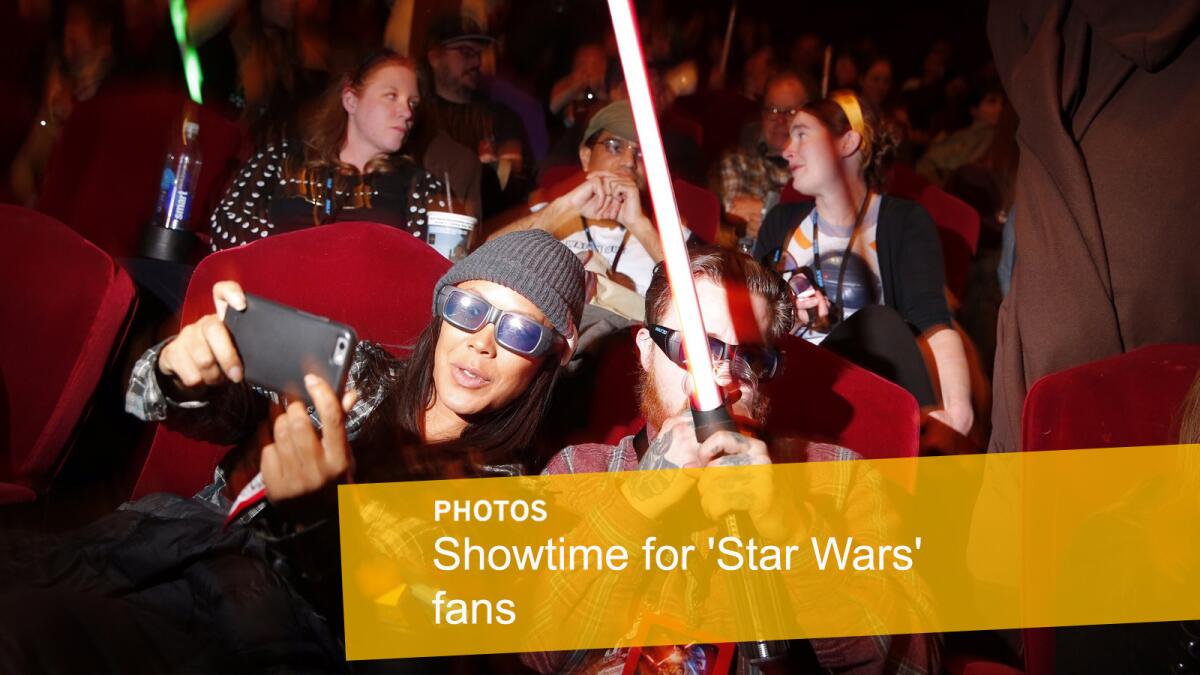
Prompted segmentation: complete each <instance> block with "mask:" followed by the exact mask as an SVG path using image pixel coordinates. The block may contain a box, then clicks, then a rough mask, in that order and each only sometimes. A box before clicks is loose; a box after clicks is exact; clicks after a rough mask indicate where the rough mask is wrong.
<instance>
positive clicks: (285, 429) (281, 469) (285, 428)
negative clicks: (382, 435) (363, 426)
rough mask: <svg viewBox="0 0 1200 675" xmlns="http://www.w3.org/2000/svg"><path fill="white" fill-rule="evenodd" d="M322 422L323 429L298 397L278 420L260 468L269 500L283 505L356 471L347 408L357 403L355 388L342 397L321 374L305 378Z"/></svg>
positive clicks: (273, 427)
mask: <svg viewBox="0 0 1200 675" xmlns="http://www.w3.org/2000/svg"><path fill="white" fill-rule="evenodd" d="M304 387H305V389H307V390H308V395H309V396H310V397H312V402H313V408H314V409H315V410H316V413H317V418H318V419H319V420H320V421H321V430H320V431H319V432H318V431H317V429H316V428H315V427H314V426H313V423H312V419H311V418H310V417H309V415H308V410H307V409H306V408H305V406H304V404H303V403H301V402H300V401H292V402H291V403H289V404H288V406H287V408H286V409H285V410H284V411H283V412H281V413H280V414H279V415H278V416H277V417H276V418H275V422H274V424H273V425H272V438H273V440H272V442H271V443H268V444H267V445H266V446H264V447H263V449H262V459H261V462H260V469H261V471H262V477H263V482H264V483H265V484H266V487H267V499H269V500H271V501H272V502H274V503H276V504H278V503H279V502H284V501H287V500H290V499H295V498H297V497H303V496H305V495H309V494H312V493H314V492H317V491H318V490H320V489H321V488H323V487H325V486H326V485H329V484H330V483H333V482H334V481H336V480H338V479H339V478H340V477H341V476H343V475H345V474H347V473H349V472H350V470H351V466H352V464H351V454H350V445H349V442H348V441H347V439H346V418H345V413H347V412H349V411H350V409H351V408H352V407H353V406H354V401H355V398H356V395H355V392H354V391H353V390H351V391H348V392H346V395H345V396H343V397H342V400H341V401H340V402H339V401H338V400H337V395H336V394H334V391H333V388H332V387H330V386H329V383H328V382H326V381H325V380H323V379H321V378H320V377H318V376H316V375H311V374H310V375H307V376H306V377H305V378H304Z"/></svg>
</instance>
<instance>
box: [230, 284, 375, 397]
mask: <svg viewBox="0 0 1200 675" xmlns="http://www.w3.org/2000/svg"><path fill="white" fill-rule="evenodd" d="M225 326H226V327H227V328H228V329H229V333H230V335H231V336H232V337H233V345H234V347H236V348H237V351H238V355H239V356H240V357H241V359H242V369H243V372H244V373H245V377H246V381H247V382H249V383H250V384H253V385H257V386H259V387H262V388H264V389H270V390H272V391H275V392H278V393H280V394H283V395H284V396H286V397H288V398H289V399H293V400H296V399H299V400H303V401H304V402H305V403H307V404H309V405H312V399H311V397H309V395H308V390H307V389H305V387H304V376H305V375H307V374H308V373H312V374H314V375H318V376H320V377H321V378H323V379H324V380H325V381H326V382H328V383H329V385H330V386H331V387H333V390H334V392H335V393H336V394H337V396H338V398H339V399H340V398H341V396H342V390H343V389H344V388H345V386H346V374H347V373H348V372H349V370H350V362H351V360H352V358H353V356H354V347H355V345H356V344H358V336H357V334H356V333H355V332H354V329H353V328H351V327H350V326H347V325H344V324H340V323H336V322H334V321H330V320H329V319H326V318H325V317H322V316H316V315H314V314H309V313H308V312H304V311H301V310H299V309H296V308H295V307H288V306H287V305H281V304H279V303H277V302H271V301H270V300H267V299H265V298H260V297H258V296H255V295H250V294H247V295H246V309H244V310H242V311H240V312H239V311H237V310H235V309H233V308H232V307H230V308H229V309H228V310H227V311H226V312H225Z"/></svg>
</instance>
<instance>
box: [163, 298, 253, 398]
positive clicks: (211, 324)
mask: <svg viewBox="0 0 1200 675" xmlns="http://www.w3.org/2000/svg"><path fill="white" fill-rule="evenodd" d="M213 304H214V305H215V306H216V312H215V313H214V314H206V315H205V316H202V317H200V318H199V319H197V320H196V321H195V322H193V323H190V324H188V325H187V326H184V327H183V329H182V330H180V331H179V335H178V336H176V337H175V339H174V340H171V341H170V342H169V343H167V345H166V346H164V347H163V348H162V351H161V352H159V355H158V370H159V372H160V373H162V374H163V375H166V376H168V377H171V378H173V379H174V380H175V386H176V388H178V389H182V390H184V391H185V392H186V391H187V390H196V389H200V388H202V387H204V386H213V385H218V384H221V383H222V382H225V381H227V380H228V381H231V382H241V381H242V376H243V374H244V372H243V367H242V360H241V356H240V355H239V354H238V351H237V349H236V348H235V347H234V344H233V338H232V336H231V335H230V334H229V331H228V330H227V329H226V327H225V324H224V322H223V319H224V317H225V313H226V311H227V310H228V309H229V308H231V307H232V308H233V309H235V310H244V309H245V308H246V294H245V293H244V292H243V291H242V287H241V286H240V285H239V284H238V283H237V282H236V281H220V282H217V283H216V284H214V285H213Z"/></svg>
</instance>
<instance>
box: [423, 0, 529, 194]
mask: <svg viewBox="0 0 1200 675" xmlns="http://www.w3.org/2000/svg"><path fill="white" fill-rule="evenodd" d="M493 42H495V40H494V39H493V38H492V37H490V36H489V35H487V34H486V33H485V32H484V31H483V29H481V28H480V27H479V24H477V23H475V21H474V20H473V19H471V18H470V17H467V16H460V15H446V16H443V17H440V18H438V19H436V20H434V22H433V23H432V25H431V26H430V30H429V41H428V46H427V51H426V58H427V59H428V62H429V69H430V71H431V72H432V74H433V78H432V82H433V88H434V91H433V94H434V95H433V96H428V97H427V98H426V100H427V102H428V105H426V106H425V110H424V112H425V113H426V115H427V117H428V119H429V120H430V122H431V123H432V124H433V126H434V127H435V128H437V129H438V130H439V131H442V132H444V133H446V134H447V135H449V136H450V137H451V138H453V139H454V140H455V141H457V142H458V143H460V144H462V145H464V146H466V147H467V148H468V149H470V150H472V151H474V152H475V153H476V154H477V155H478V156H479V161H480V162H481V163H482V164H483V165H484V166H485V167H487V168H490V169H491V170H492V173H493V174H494V175H495V177H496V181H495V184H498V187H499V189H500V190H504V191H505V192H512V191H514V190H515V191H516V192H519V194H517V195H516V197H517V198H520V199H524V194H525V189H524V185H525V184H526V182H527V181H526V180H525V179H524V177H523V169H524V161H525V156H526V153H525V149H524V148H525V134H524V128H523V127H522V124H521V120H520V118H519V117H517V115H516V114H515V113H514V112H512V111H511V110H509V109H508V108H505V107H504V106H502V105H499V104H496V103H494V102H492V101H488V100H486V99H484V98H483V97H481V96H480V95H479V87H480V81H481V79H482V77H483V75H482V72H481V70H480V67H481V66H482V64H483V52H484V50H485V49H486V48H487V47H488V46H489V45H491V44H492V43H493ZM518 177H519V178H518ZM513 178H518V180H515V181H512V180H511V179H513ZM510 181H511V182H512V183H513V189H509V188H508V186H509V183H510ZM484 187H485V195H484V208H485V209H491V208H493V206H494V202H496V200H497V199H501V200H502V201H507V202H508V203H510V204H511V203H512V199H513V197H511V196H509V197H508V198H507V199H504V198H501V197H500V195H498V194H493V195H489V194H487V185H486V181H485V186H484ZM489 197H491V199H489ZM489 202H493V203H489Z"/></svg>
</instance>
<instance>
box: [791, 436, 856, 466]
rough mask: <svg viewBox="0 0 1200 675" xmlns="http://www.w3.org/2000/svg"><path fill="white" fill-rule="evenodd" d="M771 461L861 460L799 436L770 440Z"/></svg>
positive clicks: (850, 452) (846, 451) (845, 450)
mask: <svg viewBox="0 0 1200 675" xmlns="http://www.w3.org/2000/svg"><path fill="white" fill-rule="evenodd" d="M770 447H771V457H772V459H773V461H776V462H781V463H784V464H792V463H809V462H847V461H853V460H856V459H862V458H863V456H862V455H860V454H858V453H857V452H855V451H853V450H851V449H849V448H846V447H842V446H840V445H836V444H834V443H824V442H819V441H811V440H809V439H807V438H804V437H800V436H783V437H776V438H772V439H771V442H770Z"/></svg>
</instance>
